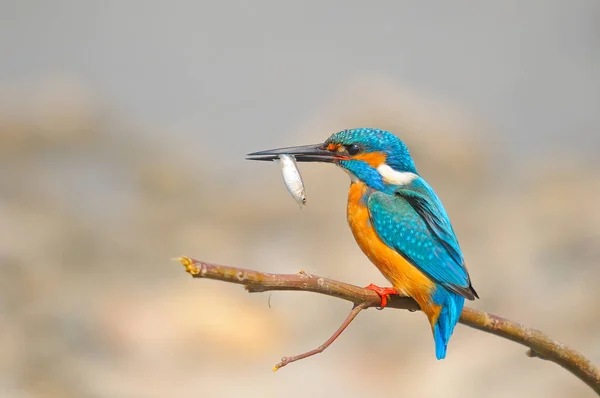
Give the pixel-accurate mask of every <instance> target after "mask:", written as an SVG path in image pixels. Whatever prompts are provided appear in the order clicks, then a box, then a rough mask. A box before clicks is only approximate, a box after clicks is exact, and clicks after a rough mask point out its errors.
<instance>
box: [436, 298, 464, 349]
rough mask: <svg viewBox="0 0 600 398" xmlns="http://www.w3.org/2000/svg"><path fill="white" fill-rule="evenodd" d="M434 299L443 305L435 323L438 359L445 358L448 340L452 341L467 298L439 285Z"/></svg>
mask: <svg viewBox="0 0 600 398" xmlns="http://www.w3.org/2000/svg"><path fill="white" fill-rule="evenodd" d="M432 299H433V302H434V303H435V304H437V305H441V306H442V310H441V312H440V316H439V317H438V319H437V322H436V323H435V325H433V339H434V340H435V356H436V357H437V359H444V358H445V357H446V348H447V347H448V341H450V336H452V332H453V331H454V326H456V323H457V322H458V319H459V318H460V314H461V313H462V310H463V306H464V304H465V298H464V297H463V296H461V295H459V294H456V293H454V292H451V291H448V290H446V289H444V288H443V287H441V286H438V287H437V288H436V291H435V294H434V295H433V297H432Z"/></svg>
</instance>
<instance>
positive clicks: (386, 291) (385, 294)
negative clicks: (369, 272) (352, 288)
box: [365, 283, 398, 309]
mask: <svg viewBox="0 0 600 398" xmlns="http://www.w3.org/2000/svg"><path fill="white" fill-rule="evenodd" d="M365 289H369V290H372V291H374V292H375V293H377V294H378V295H379V297H381V305H380V306H379V307H377V309H384V308H385V307H386V306H387V304H388V299H389V295H390V294H398V290H396V289H394V288H393V287H379V286H377V285H374V284H372V283H371V284H370V285H369V286H366V287H365Z"/></svg>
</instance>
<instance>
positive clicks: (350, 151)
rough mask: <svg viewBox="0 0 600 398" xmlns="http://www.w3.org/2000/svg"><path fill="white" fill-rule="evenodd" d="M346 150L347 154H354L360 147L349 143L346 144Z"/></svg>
mask: <svg viewBox="0 0 600 398" xmlns="http://www.w3.org/2000/svg"><path fill="white" fill-rule="evenodd" d="M346 150H347V151H348V154H350V155H352V156H354V155H356V154H358V153H359V152H360V147H359V146H358V145H356V144H350V145H348V146H346Z"/></svg>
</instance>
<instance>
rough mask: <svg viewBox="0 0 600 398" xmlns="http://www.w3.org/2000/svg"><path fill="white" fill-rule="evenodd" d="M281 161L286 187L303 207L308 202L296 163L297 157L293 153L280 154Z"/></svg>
mask: <svg viewBox="0 0 600 398" xmlns="http://www.w3.org/2000/svg"><path fill="white" fill-rule="evenodd" d="M279 162H280V163H281V174H282V175H283V182H284V183H285V187H286V188H287V190H288V192H289V193H290V194H291V195H292V197H293V198H294V199H295V200H296V202H297V203H298V206H300V208H302V206H304V205H305V204H306V193H305V192H304V183H303V182H302V176H300V170H298V166H297V165H296V158H294V157H293V156H292V155H279Z"/></svg>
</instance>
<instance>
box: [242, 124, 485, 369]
mask: <svg viewBox="0 0 600 398" xmlns="http://www.w3.org/2000/svg"><path fill="white" fill-rule="evenodd" d="M280 154H289V155H293V156H294V157H295V158H296V161H298V162H327V163H334V164H336V165H338V166H340V167H341V168H342V169H344V170H345V171H346V172H347V173H348V174H349V175H350V180H351V184H350V189H349V191H348V207H347V217H348V224H349V225H350V228H351V230H352V233H353V235H354V238H355V239H356V242H357V243H358V245H359V246H360V248H361V250H362V251H363V252H364V253H365V254H366V255H367V257H368V258H369V259H370V260H371V262H373V264H375V266H377V268H378V269H379V271H381V273H382V274H383V275H384V276H385V278H386V279H387V280H388V281H390V283H391V284H392V286H393V288H381V287H378V286H375V285H373V284H371V285H369V286H367V288H368V289H371V290H374V291H375V292H377V293H378V294H379V295H380V296H381V306H382V307H385V305H386V304H387V298H388V295H389V294H395V293H400V294H404V295H408V296H410V297H412V298H413V299H414V300H415V301H416V302H417V303H418V304H419V306H420V307H421V310H422V311H423V312H424V313H425V315H427V317H428V318H429V323H430V324H431V328H432V331H433V337H434V341H435V353H436V357H437V358H438V359H443V358H445V356H446V349H447V346H448V341H449V340H450V336H451V335H452V332H453V331H454V326H455V325H456V323H457V322H458V319H459V318H460V314H461V312H462V309H463V305H464V302H465V298H467V299H469V300H474V299H475V298H476V297H477V298H479V296H478V295H477V292H476V291H475V289H473V286H472V285H471V280H470V277H469V273H468V271H467V268H466V267H465V261H464V258H463V255H462V253H461V250H460V246H459V244H458V240H457V238H456V236H455V234H454V230H453V229H452V225H451V224H450V219H449V218H448V215H447V214H446V210H445V209H444V207H443V205H442V203H441V201H440V199H439V198H438V197H437V195H436V194H435V192H434V191H433V189H432V188H431V187H430V186H429V184H427V182H426V181H425V180H424V179H423V178H422V177H421V176H420V175H419V173H418V172H417V169H416V167H415V164H414V162H413V160H412V158H411V156H410V153H409V150H408V148H407V147H406V145H405V144H404V143H403V142H402V141H401V140H400V139H399V138H398V137H396V136H395V135H394V134H392V133H390V132H387V131H384V130H378V129H373V128H357V129H349V130H343V131H340V132H337V133H335V134H333V135H332V136H331V137H329V138H328V139H327V140H326V141H325V142H324V143H323V144H317V145H307V146H299V147H290V148H280V149H273V150H267V151H261V152H255V153H251V154H248V159H250V160H273V159H275V158H277V156H278V155H280Z"/></svg>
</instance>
